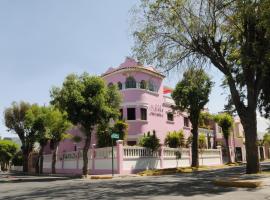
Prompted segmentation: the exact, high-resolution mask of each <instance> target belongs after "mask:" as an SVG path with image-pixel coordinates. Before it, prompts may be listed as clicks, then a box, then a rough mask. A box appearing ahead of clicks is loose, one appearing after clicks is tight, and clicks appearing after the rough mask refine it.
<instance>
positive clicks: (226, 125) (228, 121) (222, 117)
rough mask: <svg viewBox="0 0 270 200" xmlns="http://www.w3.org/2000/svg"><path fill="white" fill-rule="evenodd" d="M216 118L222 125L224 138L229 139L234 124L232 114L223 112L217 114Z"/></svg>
mask: <svg viewBox="0 0 270 200" xmlns="http://www.w3.org/2000/svg"><path fill="white" fill-rule="evenodd" d="M214 120H215V121H216V122H217V123H218V125H219V126H220V127H221V129H222V133H223V136H224V138H225V139H226V140H228V138H229V136H230V130H231V127H232V125H233V118H232V116H231V115H230V114H228V113H221V114H218V115H216V116H215V117H214Z"/></svg>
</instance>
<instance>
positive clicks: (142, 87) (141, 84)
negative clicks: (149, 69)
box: [140, 80, 146, 89]
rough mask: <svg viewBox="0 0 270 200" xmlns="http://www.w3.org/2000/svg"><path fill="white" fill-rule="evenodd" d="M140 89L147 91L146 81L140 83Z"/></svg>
mask: <svg viewBox="0 0 270 200" xmlns="http://www.w3.org/2000/svg"><path fill="white" fill-rule="evenodd" d="M140 88H141V89H146V81H145V80H142V81H141V82H140Z"/></svg>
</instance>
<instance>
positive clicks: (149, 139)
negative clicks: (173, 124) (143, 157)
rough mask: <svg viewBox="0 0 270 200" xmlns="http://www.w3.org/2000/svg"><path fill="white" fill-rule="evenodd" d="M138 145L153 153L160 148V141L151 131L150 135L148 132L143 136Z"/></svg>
mask: <svg viewBox="0 0 270 200" xmlns="http://www.w3.org/2000/svg"><path fill="white" fill-rule="evenodd" d="M139 145H140V146H142V147H146V148H149V149H151V150H152V151H153V152H155V151H157V150H158V149H159V147H160V141H159V139H158V138H157V136H156V134H155V131H153V134H152V135H151V134H150V132H148V133H147V135H145V134H144V136H143V137H142V138H141V139H140V141H139Z"/></svg>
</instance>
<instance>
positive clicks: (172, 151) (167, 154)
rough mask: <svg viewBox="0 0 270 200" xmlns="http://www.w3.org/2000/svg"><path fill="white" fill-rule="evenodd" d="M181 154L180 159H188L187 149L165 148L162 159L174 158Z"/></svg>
mask: <svg viewBox="0 0 270 200" xmlns="http://www.w3.org/2000/svg"><path fill="white" fill-rule="evenodd" d="M179 153H180V154H181V157H188V156H189V149H186V148H178V149H176V148H169V147H165V148H164V154H163V155H164V158H175V157H177V156H178V155H179Z"/></svg>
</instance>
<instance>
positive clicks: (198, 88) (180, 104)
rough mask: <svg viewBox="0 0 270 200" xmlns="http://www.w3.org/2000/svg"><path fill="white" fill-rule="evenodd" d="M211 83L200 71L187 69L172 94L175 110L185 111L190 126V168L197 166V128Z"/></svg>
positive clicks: (202, 71)
mask: <svg viewBox="0 0 270 200" xmlns="http://www.w3.org/2000/svg"><path fill="white" fill-rule="evenodd" d="M211 88H212V82H211V81H210V78H209V77H208V76H207V74H206V73H205V72H204V70H202V69H195V68H189V69H188V70H187V71H186V72H184V76H183V79H182V80H181V81H180V82H178V83H177V85H176V88H175V90H174V91H173V93H172V98H173V99H174V101H175V104H176V106H175V108H174V109H175V110H180V111H187V112H188V113H189V120H190V122H191V124H192V130H191V133H192V136H193V137H192V139H193V140H192V164H191V166H192V167H198V166H199V160H198V127H199V117H200V113H201V110H202V109H203V108H204V106H205V104H206V103H207V102H208V100H209V99H208V98H209V94H210V91H211Z"/></svg>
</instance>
